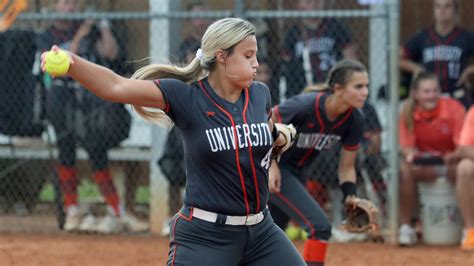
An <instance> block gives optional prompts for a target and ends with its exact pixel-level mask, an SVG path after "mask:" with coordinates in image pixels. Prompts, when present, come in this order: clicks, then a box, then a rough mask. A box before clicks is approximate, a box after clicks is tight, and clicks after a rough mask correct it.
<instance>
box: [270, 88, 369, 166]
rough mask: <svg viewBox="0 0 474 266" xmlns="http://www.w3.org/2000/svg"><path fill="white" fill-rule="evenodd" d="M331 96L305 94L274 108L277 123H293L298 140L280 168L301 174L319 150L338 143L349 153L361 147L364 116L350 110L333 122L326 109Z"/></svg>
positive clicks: (282, 158) (312, 93)
mask: <svg viewBox="0 0 474 266" xmlns="http://www.w3.org/2000/svg"><path fill="white" fill-rule="evenodd" d="M329 95H330V93H329V92H319V93H317V92H310V93H302V94H299V95H295V96H293V97H291V98H290V99H288V100H286V101H285V102H283V103H282V104H280V105H277V106H275V107H274V112H275V115H276V117H277V119H278V122H280V123H285V124H293V125H294V126H295V127H296V131H298V139H297V140H296V141H295V143H294V144H293V146H292V147H291V148H290V149H289V150H288V151H286V152H285V153H284V154H283V155H282V157H281V161H280V165H282V166H285V167H290V168H292V169H293V170H294V171H297V172H300V171H302V169H303V168H304V167H305V166H306V165H308V164H309V163H310V162H312V161H313V160H314V159H315V158H316V156H317V155H318V154H319V151H321V150H329V149H331V148H332V147H334V146H335V145H336V144H337V143H342V145H343V147H344V149H346V150H357V149H358V148H359V145H360V144H359V142H360V141H361V139H362V132H363V127H364V120H363V118H362V115H361V113H360V112H358V111H356V110H357V109H354V108H350V109H349V110H347V111H346V112H345V113H344V114H341V115H339V116H338V117H337V118H336V120H334V121H330V120H329V119H328V118H327V114H326V108H325V106H324V103H325V101H326V98H327V97H328V96H329Z"/></svg>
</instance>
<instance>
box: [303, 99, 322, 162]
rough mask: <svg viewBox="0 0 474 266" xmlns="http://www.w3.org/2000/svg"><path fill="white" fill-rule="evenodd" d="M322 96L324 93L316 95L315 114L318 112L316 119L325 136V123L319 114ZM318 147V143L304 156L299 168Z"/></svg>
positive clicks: (320, 132) (320, 131)
mask: <svg viewBox="0 0 474 266" xmlns="http://www.w3.org/2000/svg"><path fill="white" fill-rule="evenodd" d="M321 95H322V93H318V94H317V95H316V102H315V104H314V105H315V108H316V110H315V112H316V118H317V119H318V122H319V125H320V126H321V128H320V129H319V134H323V132H324V123H323V119H321V115H320V114H319V98H321ZM316 145H318V144H317V143H316V144H314V146H313V148H312V149H310V150H309V151H308V152H307V153H306V154H305V155H304V156H303V158H301V160H300V161H299V162H298V165H299V166H302V165H303V164H304V162H305V161H306V160H307V159H308V158H309V156H310V155H311V154H312V153H313V151H314V148H316Z"/></svg>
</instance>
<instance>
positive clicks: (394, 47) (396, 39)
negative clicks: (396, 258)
mask: <svg viewBox="0 0 474 266" xmlns="http://www.w3.org/2000/svg"><path fill="white" fill-rule="evenodd" d="M387 8H388V23H389V24H388V31H389V38H390V39H389V43H388V50H389V87H390V93H389V94H390V109H391V111H390V123H391V125H390V133H391V134H390V150H389V165H390V167H389V197H388V201H389V210H390V211H389V228H390V237H391V240H392V243H396V240H397V229H398V212H399V194H398V187H399V170H398V169H399V162H398V161H399V160H398V159H399V158H398V113H399V112H398V104H399V100H398V97H399V88H400V74H399V73H400V70H399V43H400V2H399V0H389V1H388V4H387Z"/></svg>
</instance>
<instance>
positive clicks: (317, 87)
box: [303, 83, 329, 93]
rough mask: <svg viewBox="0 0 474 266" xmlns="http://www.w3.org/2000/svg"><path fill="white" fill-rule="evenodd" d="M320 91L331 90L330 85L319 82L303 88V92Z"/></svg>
mask: <svg viewBox="0 0 474 266" xmlns="http://www.w3.org/2000/svg"><path fill="white" fill-rule="evenodd" d="M319 91H329V87H328V85H327V84H326V83H317V84H313V85H308V86H306V87H305V88H304V89H303V93H309V92H319Z"/></svg>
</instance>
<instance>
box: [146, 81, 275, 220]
mask: <svg viewBox="0 0 474 266" xmlns="http://www.w3.org/2000/svg"><path fill="white" fill-rule="evenodd" d="M155 84H157V85H158V87H159V88H160V89H161V91H162V93H163V96H164V98H165V102H166V108H165V110H164V111H165V112H166V113H167V114H168V116H169V117H170V118H171V119H172V120H173V121H174V122H175V124H176V126H177V127H179V128H180V129H181V131H182V133H183V139H184V152H185V155H184V157H185V162H186V175H187V185H186V195H185V199H184V203H185V205H188V206H195V207H198V208H201V209H204V210H208V211H212V212H216V213H222V214H226V215H246V214H248V213H257V212H259V211H261V210H262V209H264V208H265V206H266V204H267V199H268V185H267V183H268V181H267V180H268V167H269V164H270V153H271V146H272V144H273V139H272V137H271V133H270V130H269V127H268V123H267V122H268V119H269V115H270V111H271V102H270V99H271V98H270V91H269V89H268V87H267V86H266V85H264V84H263V83H260V82H253V83H252V85H251V86H250V88H248V89H245V90H243V91H242V94H241V96H240V98H239V99H238V101H237V102H235V103H230V102H228V101H226V100H224V99H222V98H221V97H219V96H218V95H217V94H216V93H215V92H214V90H213V89H212V88H211V86H210V85H209V82H208V80H207V78H206V79H203V80H201V81H197V82H194V83H192V84H187V83H184V82H181V81H179V80H176V79H159V80H155Z"/></svg>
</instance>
